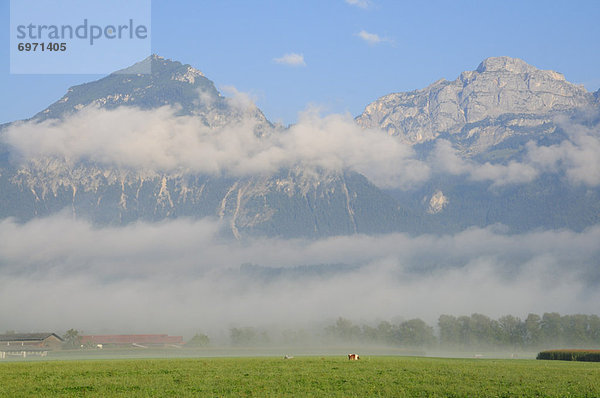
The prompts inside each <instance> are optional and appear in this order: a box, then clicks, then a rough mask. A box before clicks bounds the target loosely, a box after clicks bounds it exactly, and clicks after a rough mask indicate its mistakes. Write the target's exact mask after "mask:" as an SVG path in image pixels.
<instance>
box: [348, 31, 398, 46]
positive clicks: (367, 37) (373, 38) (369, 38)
mask: <svg viewBox="0 0 600 398" xmlns="http://www.w3.org/2000/svg"><path fill="white" fill-rule="evenodd" d="M356 35H357V36H358V37H360V38H361V39H363V40H364V41H366V42H367V43H369V44H371V45H374V44H378V43H382V42H391V40H390V39H387V38H385V37H380V36H379V35H378V34H375V33H369V32H367V31H366V30H361V31H360V32H358V33H357V34H356Z"/></svg>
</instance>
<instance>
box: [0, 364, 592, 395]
mask: <svg viewBox="0 0 600 398" xmlns="http://www.w3.org/2000/svg"><path fill="white" fill-rule="evenodd" d="M0 396H3V397H4V396H6V397H30V396H73V397H80V396H99V397H100V396H102V397H110V396H117V397H118V396H122V397H131V396H143V397H146V396H176V397H186V396H386V397H389V396H396V397H599V396H600V363H580V362H560V361H535V360H491V359H441V358H417V357H364V358H361V360H360V361H352V362H351V361H348V360H347V359H346V358H343V357H341V356H340V357H322V358H320V357H296V358H294V359H291V360H284V359H281V358H202V359H137V360H108V359H107V360H87V361H86V360H83V361H34V362H16V361H11V362H4V363H2V362H0Z"/></svg>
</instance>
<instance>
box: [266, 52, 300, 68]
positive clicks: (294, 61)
mask: <svg viewBox="0 0 600 398" xmlns="http://www.w3.org/2000/svg"><path fill="white" fill-rule="evenodd" d="M273 61H275V62H277V63H278V64H283V65H290V66H306V62H304V55H302V54H296V53H289V54H285V55H284V56H282V57H279V58H273Z"/></svg>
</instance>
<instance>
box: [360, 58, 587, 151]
mask: <svg viewBox="0 0 600 398" xmlns="http://www.w3.org/2000/svg"><path fill="white" fill-rule="evenodd" d="M592 101H593V94H591V93H588V92H587V91H586V90H585V88H584V87H583V86H579V85H575V84H572V83H569V82H568V81H566V80H565V77H564V76H563V75H562V74H560V73H557V72H554V71H550V70H540V69H537V68H535V67H534V66H531V65H529V64H527V63H526V62H525V61H523V60H520V59H516V58H510V57H493V58H488V59H486V60H484V61H483V62H482V63H481V64H480V65H479V66H478V67H477V69H476V70H474V71H466V72H463V73H461V75H460V76H459V77H458V78H457V79H456V80H454V81H451V82H450V81H446V80H444V79H441V80H438V81H437V82H435V83H433V84H431V85H430V86H428V87H426V88H424V89H421V90H415V91H411V92H404V93H394V94H389V95H385V96H383V97H381V98H379V99H378V100H376V101H375V102H373V103H371V104H369V105H368V106H367V107H366V109H365V111H364V112H363V114H361V115H360V116H358V117H357V118H356V120H357V122H358V123H359V124H360V125H361V126H363V127H366V128H373V127H378V128H383V129H384V130H386V131H387V132H388V133H389V134H390V135H394V136H398V138H399V139H401V140H403V141H405V142H408V143H411V144H416V143H422V142H425V141H429V140H433V139H435V138H436V137H438V136H439V135H440V134H442V133H449V134H453V135H457V136H456V137H455V138H456V139H457V140H459V141H460V140H466V139H469V140H470V143H469V146H470V148H468V149H467V152H469V151H470V152H472V153H478V152H481V151H483V150H485V149H487V148H488V147H489V146H491V145H495V144H497V143H499V142H501V141H503V140H504V139H506V138H507V137H508V136H511V135H514V134H516V133H518V132H519V130H520V128H521V127H523V126H526V127H527V128H528V129H531V128H539V129H540V131H541V132H544V133H549V132H551V129H548V128H547V127H548V126H546V124H548V123H549V122H551V121H552V118H553V116H554V115H555V114H556V113H559V112H568V111H570V110H573V109H576V108H579V107H583V106H586V105H589V104H590V103H591V102H592ZM499 118H502V120H501V122H498V119H499ZM484 121H485V124H486V126H484V127H482V126H481V122H484Z"/></svg>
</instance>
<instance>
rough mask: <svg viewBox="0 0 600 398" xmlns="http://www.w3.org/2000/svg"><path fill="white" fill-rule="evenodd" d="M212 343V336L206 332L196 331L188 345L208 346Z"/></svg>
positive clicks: (186, 344)
mask: <svg viewBox="0 0 600 398" xmlns="http://www.w3.org/2000/svg"><path fill="white" fill-rule="evenodd" d="M209 344H210V338H209V337H208V336H207V335H205V334H204V333H196V334H195V335H194V337H192V338H191V339H190V340H189V341H188V342H187V343H185V346H186V347H206V346H207V345H209Z"/></svg>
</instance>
